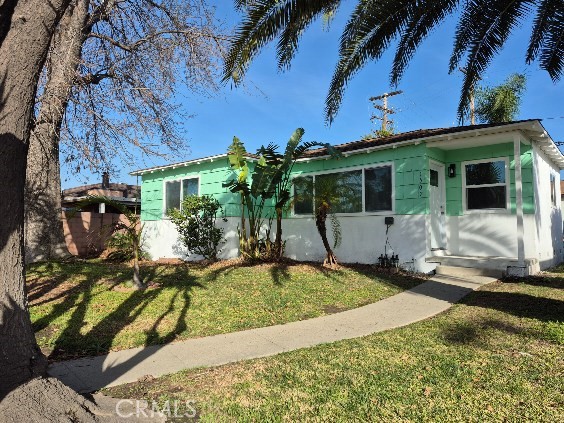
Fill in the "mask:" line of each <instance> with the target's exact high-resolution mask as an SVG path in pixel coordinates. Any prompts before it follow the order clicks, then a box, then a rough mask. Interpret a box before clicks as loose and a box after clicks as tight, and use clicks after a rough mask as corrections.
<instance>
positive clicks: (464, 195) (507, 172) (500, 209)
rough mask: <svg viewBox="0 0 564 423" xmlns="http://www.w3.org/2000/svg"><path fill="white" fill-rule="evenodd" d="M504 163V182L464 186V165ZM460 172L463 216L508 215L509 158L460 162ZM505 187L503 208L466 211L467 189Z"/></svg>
mask: <svg viewBox="0 0 564 423" xmlns="http://www.w3.org/2000/svg"><path fill="white" fill-rule="evenodd" d="M501 161H503V162H505V182H504V183H498V184H483V185H466V165H469V164H478V163H492V162H501ZM460 167H461V168H462V169H460V171H461V172H462V211H463V213H464V214H473V213H504V214H509V213H511V210H510V201H509V200H510V198H511V197H510V195H511V193H510V187H511V184H510V172H509V157H507V156H502V157H492V158H489V159H480V160H468V161H464V162H461V164H460ZM499 186H505V208H490V209H472V210H468V204H467V201H468V200H467V198H466V189H467V188H470V189H472V188H478V187H479V188H487V187H499Z"/></svg>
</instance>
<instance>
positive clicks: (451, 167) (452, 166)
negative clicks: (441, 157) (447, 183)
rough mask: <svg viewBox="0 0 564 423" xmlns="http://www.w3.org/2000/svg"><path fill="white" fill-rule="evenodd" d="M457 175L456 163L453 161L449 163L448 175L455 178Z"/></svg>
mask: <svg viewBox="0 0 564 423" xmlns="http://www.w3.org/2000/svg"><path fill="white" fill-rule="evenodd" d="M455 176H456V165H455V164H454V163H451V164H449V165H448V177H449V178H454V177H455Z"/></svg>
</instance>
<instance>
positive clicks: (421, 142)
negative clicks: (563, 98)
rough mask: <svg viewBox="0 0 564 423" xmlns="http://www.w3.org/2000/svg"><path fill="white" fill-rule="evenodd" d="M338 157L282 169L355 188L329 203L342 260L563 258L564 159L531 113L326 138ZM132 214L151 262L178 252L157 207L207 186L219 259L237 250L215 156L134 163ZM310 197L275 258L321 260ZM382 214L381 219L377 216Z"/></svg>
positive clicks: (223, 173)
mask: <svg viewBox="0 0 564 423" xmlns="http://www.w3.org/2000/svg"><path fill="white" fill-rule="evenodd" d="M335 148H336V149H337V150H339V151H340V152H341V153H342V155H343V157H342V158H341V159H335V158H332V157H330V156H329V155H328V154H327V151H326V150H325V149H317V150H311V151H309V152H307V154H306V155H305V156H304V157H303V158H302V159H300V160H299V161H298V162H297V163H296V165H295V166H294V169H293V178H306V180H309V181H313V180H314V179H315V178H323V177H325V176H324V175H328V174H332V173H340V174H341V175H342V176H343V178H341V179H343V180H346V181H347V182H346V183H347V184H350V187H351V190H353V191H354V192H355V195H357V196H358V201H356V202H355V204H354V205H353V204H351V203H349V204H341V205H339V206H337V212H338V214H337V215H338V218H339V220H340V223H341V228H342V234H343V240H342V243H341V245H340V246H339V247H338V248H337V249H336V251H335V252H336V255H337V257H338V258H339V259H340V261H341V262H360V263H376V262H377V259H378V257H379V256H380V254H382V253H384V252H387V253H388V254H390V253H391V252H392V251H393V252H394V253H395V254H398V255H399V261H400V263H402V264H403V265H404V266H406V267H410V268H413V269H415V270H417V271H422V272H430V271H433V270H434V269H435V268H436V266H437V265H438V264H443V265H456V266H463V267H485V268H488V269H497V270H501V271H504V272H509V273H511V274H518V275H524V274H531V273H535V272H537V271H538V270H539V269H545V268H547V267H550V266H552V265H554V264H557V263H559V262H560V261H561V260H562V255H563V245H562V212H561V205H560V201H556V199H557V198H560V185H559V184H557V183H556V182H555V181H556V180H559V171H560V170H561V169H564V156H563V155H562V154H561V152H560V151H559V149H558V148H557V147H556V145H555V144H554V142H553V140H552V139H551V138H550V136H549V135H548V133H547V132H546V130H545V129H544V128H543V126H542V124H541V122H540V120H536V119H532V120H523V121H516V122H509V123H502V124H484V125H472V126H461V127H453V128H438V129H428V130H417V131H412V132H406V133H401V134H396V135H392V136H388V137H385V138H379V139H372V140H362V141H355V142H350V143H346V144H341V145H337V146H335ZM131 174H132V175H140V176H141V178H142V189H141V193H142V200H143V203H142V207H141V219H142V221H143V222H144V225H145V226H144V230H145V236H146V245H147V246H148V250H149V253H150V255H151V256H152V257H153V259H157V258H160V257H184V258H188V259H191V258H192V259H195V258H197V257H193V256H190V255H189V254H187V252H185V251H183V249H182V246H181V245H180V244H179V242H178V240H177V232H176V230H175V227H174V225H173V224H172V223H171V222H170V221H169V220H168V219H167V218H166V215H165V210H167V209H169V208H171V207H178V206H179V204H180V200H181V198H182V197H183V196H185V195H189V194H199V195H204V194H209V195H213V196H214V197H216V198H217V199H218V200H219V202H220V203H221V204H222V205H223V207H224V210H225V213H226V216H227V222H226V223H224V224H223V223H222V224H223V225H224V226H225V229H226V239H227V241H226V244H225V247H224V249H223V251H222V255H221V256H222V257H225V258H227V257H235V256H237V255H238V241H237V239H238V238H237V227H238V226H237V225H238V223H239V221H240V213H241V206H240V200H239V198H238V195H235V194H232V193H231V192H229V191H228V190H227V189H226V188H223V187H222V183H224V182H225V181H227V180H228V179H230V178H232V171H231V169H230V168H229V165H228V161H227V157H226V154H220V155H217V156H213V157H206V158H202V159H197V160H190V161H186V162H183V163H177V164H171V165H167V166H160V167H153V168H149V169H142V170H137V171H135V172H132V173H131ZM312 209H313V205H312V204H311V203H309V204H308V203H307V202H305V203H304V202H301V203H300V202H296V203H295V204H294V206H293V209H292V210H291V211H290V212H289V213H288V215H287V216H286V217H285V219H284V222H283V231H284V232H283V235H284V239H285V240H286V247H285V254H286V256H288V257H290V258H294V259H298V260H312V261H320V260H322V259H323V257H324V255H325V250H324V248H323V245H322V243H321V241H320V238H319V235H318V233H317V230H316V227H315V224H314V221H313V216H312ZM390 217H393V223H392V219H389V218H390ZM386 218H388V219H386Z"/></svg>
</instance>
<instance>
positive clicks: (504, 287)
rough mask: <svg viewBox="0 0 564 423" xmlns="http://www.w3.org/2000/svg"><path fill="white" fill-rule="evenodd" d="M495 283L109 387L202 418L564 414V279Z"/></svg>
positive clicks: (464, 418) (515, 418) (538, 417)
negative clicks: (286, 344)
mask: <svg viewBox="0 0 564 423" xmlns="http://www.w3.org/2000/svg"><path fill="white" fill-rule="evenodd" d="M561 276H562V275H559V277H546V278H531V279H528V280H526V281H525V282H507V283H502V282H495V283H493V284H490V285H488V286H485V287H483V288H482V289H481V290H480V291H477V292H474V293H471V294H470V295H469V296H467V297H466V298H465V299H464V300H463V301H462V302H461V303H460V304H457V305H455V306H453V308H451V309H450V310H449V311H447V312H445V313H443V314H441V315H439V316H436V317H435V318H432V319H429V320H427V321H423V322H419V323H417V324H413V325H410V326H408V327H405V328H401V329H396V330H392V331H387V332H383V333H378V334H374V335H371V336H367V337H364V338H360V339H355V340H347V341H341V342H336V343H333V344H326V345H321V346H317V347H313V348H308V349H302V350H298V351H294V352H289V353H284V354H281V355H278V356H275V357H270V358H264V359H257V360H253V361H247V362H241V363H235V364H232V365H225V366H221V367H217V368H209V369H196V370H190V371H184V372H180V373H177V374H174V375H170V376H166V377H162V378H158V379H154V380H152V381H146V382H138V383H134V384H129V385H123V386H119V387H115V388H110V389H107V390H105V391H104V393H106V394H109V395H112V396H115V397H119V398H136V399H142V398H145V399H150V400H156V401H157V402H163V401H164V400H167V399H178V400H187V399H190V400H194V401H195V404H196V408H197V409H198V411H199V413H200V419H201V421H213V422H215V421H335V422H337V421H386V422H403V421H428V422H455V421H459V422H482V421H487V422H490V421H509V422H520V421H545V422H556V421H564V396H563V393H564V362H563V360H564V344H563V342H564V340H563V338H562V331H563V326H564V279H563V278H562V277H561Z"/></svg>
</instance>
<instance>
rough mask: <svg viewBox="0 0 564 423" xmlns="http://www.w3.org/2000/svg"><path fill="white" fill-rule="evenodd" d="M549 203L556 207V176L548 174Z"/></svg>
mask: <svg viewBox="0 0 564 423" xmlns="http://www.w3.org/2000/svg"><path fill="white" fill-rule="evenodd" d="M550 204H552V205H553V206H554V207H556V177H555V176H554V175H553V174H552V173H551V174H550Z"/></svg>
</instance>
